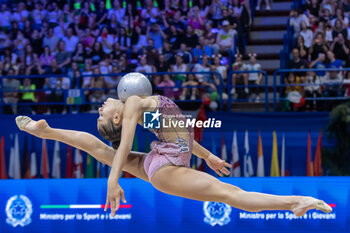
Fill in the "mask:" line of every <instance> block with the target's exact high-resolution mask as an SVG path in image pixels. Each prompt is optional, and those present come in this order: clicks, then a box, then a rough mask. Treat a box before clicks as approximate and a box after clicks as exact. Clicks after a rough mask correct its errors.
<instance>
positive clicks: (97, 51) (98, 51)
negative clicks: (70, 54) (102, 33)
mask: <svg viewBox="0 0 350 233" xmlns="http://www.w3.org/2000/svg"><path fill="white" fill-rule="evenodd" d="M87 56H88V57H90V58H91V60H92V64H93V65H98V63H99V62H100V61H102V60H103V59H104V56H105V54H104V52H103V49H102V46H101V43H100V42H98V41H96V42H95V44H94V46H93V50H92V51H91V54H90V55H87Z"/></svg>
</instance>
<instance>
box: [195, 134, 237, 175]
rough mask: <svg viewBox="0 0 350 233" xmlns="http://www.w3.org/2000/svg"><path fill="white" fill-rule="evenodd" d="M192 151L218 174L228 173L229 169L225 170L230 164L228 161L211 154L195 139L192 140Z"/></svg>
mask: <svg viewBox="0 0 350 233" xmlns="http://www.w3.org/2000/svg"><path fill="white" fill-rule="evenodd" d="M192 153H193V154H195V155H196V156H197V157H199V158H202V159H204V160H205V162H206V163H207V165H208V166H209V167H210V168H211V169H213V170H214V171H215V172H216V174H218V175H219V176H222V175H223V174H224V175H229V174H230V171H229V170H227V168H231V165H230V164H229V163H227V162H226V161H224V160H222V159H220V158H219V157H217V156H215V155H214V154H212V153H211V152H210V151H208V150H207V149H205V148H204V147H203V146H202V145H201V144H199V143H198V142H196V141H195V140H194V141H193V149H192ZM226 167H227V168H226Z"/></svg>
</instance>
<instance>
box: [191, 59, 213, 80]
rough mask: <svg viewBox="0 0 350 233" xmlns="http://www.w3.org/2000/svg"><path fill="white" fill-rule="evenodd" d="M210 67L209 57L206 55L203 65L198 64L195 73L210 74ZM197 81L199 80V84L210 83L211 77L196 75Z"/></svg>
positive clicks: (194, 69)
mask: <svg viewBox="0 0 350 233" xmlns="http://www.w3.org/2000/svg"><path fill="white" fill-rule="evenodd" d="M209 71H210V66H209V57H208V56H207V55H204V56H203V57H202V63H197V64H196V65H195V66H194V68H193V72H209ZM195 76H196V79H197V80H199V82H210V76H211V75H209V74H196V75H195Z"/></svg>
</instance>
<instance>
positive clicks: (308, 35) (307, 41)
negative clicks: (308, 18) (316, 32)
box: [300, 21, 314, 48]
mask: <svg viewBox="0 0 350 233" xmlns="http://www.w3.org/2000/svg"><path fill="white" fill-rule="evenodd" d="M300 35H301V36H302V37H303V38H304V45H305V47H306V48H310V47H311V45H312V40H313V38H314V36H313V33H312V31H311V29H310V28H308V27H307V24H306V22H305V21H302V22H301V32H300Z"/></svg>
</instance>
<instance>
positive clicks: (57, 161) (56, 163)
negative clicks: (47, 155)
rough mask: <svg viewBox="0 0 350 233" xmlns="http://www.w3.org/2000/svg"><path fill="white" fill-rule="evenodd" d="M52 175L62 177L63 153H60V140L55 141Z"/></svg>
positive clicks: (57, 177)
mask: <svg viewBox="0 0 350 233" xmlns="http://www.w3.org/2000/svg"><path fill="white" fill-rule="evenodd" d="M51 176H52V177H53V178H56V179H59V178H61V153H60V143H59V142H58V141H55V148H54V151H53V160H52V174H51Z"/></svg>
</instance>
